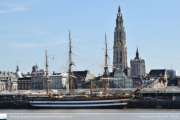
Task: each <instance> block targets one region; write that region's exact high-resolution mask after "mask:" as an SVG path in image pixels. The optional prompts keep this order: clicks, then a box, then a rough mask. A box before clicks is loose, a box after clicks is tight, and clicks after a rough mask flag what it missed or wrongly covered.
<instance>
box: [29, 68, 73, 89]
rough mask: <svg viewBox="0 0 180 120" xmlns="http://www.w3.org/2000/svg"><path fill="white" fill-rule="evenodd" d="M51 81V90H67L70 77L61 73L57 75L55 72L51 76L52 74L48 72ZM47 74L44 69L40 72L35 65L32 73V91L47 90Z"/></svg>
mask: <svg viewBox="0 0 180 120" xmlns="http://www.w3.org/2000/svg"><path fill="white" fill-rule="evenodd" d="M48 74H49V75H48V76H49V80H51V81H50V82H49V86H50V89H65V88H67V87H68V86H69V85H67V84H68V82H67V80H68V75H67V73H59V74H56V73H55V72H54V73H53V74H51V72H48ZM45 79H46V72H45V70H44V69H40V70H39V71H38V66H37V65H35V66H33V67H32V72H31V89H46V88H47V86H46V81H45Z"/></svg>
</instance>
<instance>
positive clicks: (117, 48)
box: [113, 6, 127, 69]
mask: <svg viewBox="0 0 180 120" xmlns="http://www.w3.org/2000/svg"><path fill="white" fill-rule="evenodd" d="M113 49H114V51H113V66H114V67H116V68H120V69H126V68H127V47H126V33H125V28H124V25H123V16H122V13H121V8H120V6H119V7H118V13H117V18H116V27H115V31H114V47H113Z"/></svg>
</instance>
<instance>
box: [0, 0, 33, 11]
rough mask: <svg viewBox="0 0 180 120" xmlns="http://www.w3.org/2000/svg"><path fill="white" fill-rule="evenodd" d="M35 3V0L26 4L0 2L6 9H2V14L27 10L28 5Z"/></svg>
mask: <svg viewBox="0 0 180 120" xmlns="http://www.w3.org/2000/svg"><path fill="white" fill-rule="evenodd" d="M34 3H35V2H34V1H32V2H28V3H24V4H12V3H10V4H8V3H0V5H1V6H4V10H1V9H0V14H3V13H11V12H17V11H26V10H29V8H28V6H29V5H31V4H34ZM1 8H2V7H1Z"/></svg>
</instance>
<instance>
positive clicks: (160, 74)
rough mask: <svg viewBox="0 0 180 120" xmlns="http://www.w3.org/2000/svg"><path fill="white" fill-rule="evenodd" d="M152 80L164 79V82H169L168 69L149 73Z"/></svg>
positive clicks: (153, 70) (154, 70)
mask: <svg viewBox="0 0 180 120" xmlns="http://www.w3.org/2000/svg"><path fill="white" fill-rule="evenodd" d="M149 77H150V78H162V79H164V80H167V73H166V69H152V70H151V71H150V72H149Z"/></svg>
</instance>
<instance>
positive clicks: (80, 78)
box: [73, 70, 94, 89]
mask: <svg viewBox="0 0 180 120" xmlns="http://www.w3.org/2000/svg"><path fill="white" fill-rule="evenodd" d="M73 76H75V77H76V78H74V79H73V81H74V82H73V83H74V85H73V88H76V89H84V88H89V87H88V85H86V82H89V81H90V80H93V79H94V75H93V74H90V72H89V71H88V70H85V71H73Z"/></svg>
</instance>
